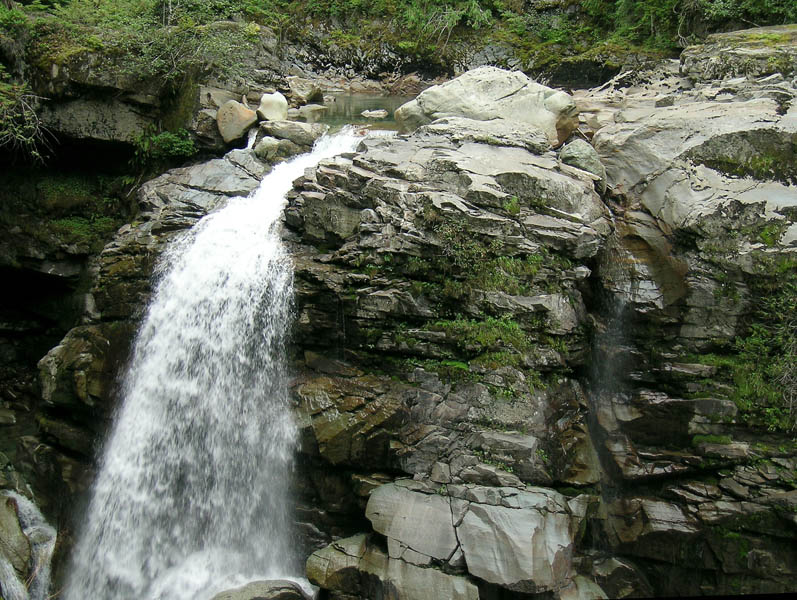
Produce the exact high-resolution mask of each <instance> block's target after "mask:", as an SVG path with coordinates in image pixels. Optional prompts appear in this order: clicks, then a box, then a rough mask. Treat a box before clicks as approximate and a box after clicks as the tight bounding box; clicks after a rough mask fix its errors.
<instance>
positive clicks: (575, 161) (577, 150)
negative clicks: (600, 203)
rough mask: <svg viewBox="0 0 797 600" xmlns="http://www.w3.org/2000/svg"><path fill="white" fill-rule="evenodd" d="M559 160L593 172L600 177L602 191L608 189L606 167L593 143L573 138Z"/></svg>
mask: <svg viewBox="0 0 797 600" xmlns="http://www.w3.org/2000/svg"><path fill="white" fill-rule="evenodd" d="M559 160H561V161H562V162H563V163H565V164H566V165H571V166H573V167H576V168H579V169H582V170H583V171H587V172H588V173H592V174H593V175H595V176H597V177H598V178H599V184H600V189H601V192H605V191H606V167H604V166H603V163H602V162H601V159H600V157H599V156H598V153H597V152H596V151H595V148H593V147H592V144H590V143H589V142H585V141H584V140H573V141H572V142H570V143H569V144H567V145H565V146H564V147H563V148H562V150H561V152H560V153H559Z"/></svg>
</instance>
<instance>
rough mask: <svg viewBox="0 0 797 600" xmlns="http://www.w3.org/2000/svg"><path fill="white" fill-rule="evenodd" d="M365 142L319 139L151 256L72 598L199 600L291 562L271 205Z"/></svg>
mask: <svg viewBox="0 0 797 600" xmlns="http://www.w3.org/2000/svg"><path fill="white" fill-rule="evenodd" d="M361 139H362V138H360V137H356V136H355V135H354V134H353V133H352V132H351V131H348V130H344V131H342V132H341V133H339V134H337V135H335V136H331V137H326V138H323V139H321V140H319V142H318V143H317V144H316V147H315V148H314V150H313V152H311V153H309V154H305V155H302V156H300V157H297V158H295V159H293V160H292V161H290V162H288V163H283V164H281V165H278V166H277V167H276V168H275V169H274V170H273V171H272V172H271V173H270V174H269V175H268V176H267V177H265V178H264V179H263V181H262V183H261V185H260V187H259V189H258V190H257V191H256V192H255V193H254V194H253V195H252V196H250V197H247V198H236V199H233V200H231V201H230V202H229V203H228V204H227V205H226V206H225V207H224V208H223V209H220V210H218V211H216V212H214V213H212V214H210V215H208V216H207V217H205V218H204V219H202V220H201V221H200V222H199V223H198V224H197V225H196V226H195V227H194V228H193V229H191V230H190V231H188V232H186V233H185V234H184V235H183V236H182V237H180V238H179V239H177V240H176V241H174V242H173V243H172V244H171V245H170V246H169V248H168V249H167V250H166V251H165V253H164V254H163V256H162V257H161V261H160V265H159V268H158V275H157V283H156V286H155V289H154V293H153V296H152V299H151V301H150V305H149V307H148V310H147V312H146V315H145V317H144V319H143V322H142V324H141V326H140V330H139V332H138V335H137V338H136V341H135V345H134V348H133V353H132V358H131V362H130V366H129V368H128V371H127V373H126V375H125V376H124V379H123V382H122V403H121V405H120V408H119V410H118V412H117V414H116V419H115V423H114V426H113V429H112V432H111V434H110V436H109V439H108V441H107V443H106V447H105V450H104V454H103V457H102V460H101V464H100V469H99V473H98V476H97V479H96V482H95V486H94V488H93V493H92V498H91V502H90V505H89V508H88V511H87V514H86V517H85V522H84V524H83V526H82V530H81V532H80V534H79V538H78V543H77V546H76V549H75V552H74V556H73V562H72V565H71V567H70V569H69V571H70V574H69V577H68V581H67V585H66V590H65V598H66V599H67V600H86V599H88V598H96V599H102V600H131V599H133V598H135V599H137V600H145V599H152V600H155V599H162V600H188V599H192V600H193V599H204V598H210V597H212V596H213V595H214V594H215V593H217V592H218V591H220V590H223V589H227V588H230V587H234V586H236V585H240V584H242V583H245V582H247V581H251V580H254V579H272V578H286V577H291V576H294V577H295V576H299V574H300V573H301V570H302V569H301V566H300V565H299V564H298V561H297V558H296V556H295V552H294V551H293V545H294V541H293V540H292V528H291V514H290V511H289V506H290V504H291V503H290V501H289V498H288V493H289V489H290V485H291V484H290V480H291V472H292V461H293V455H294V450H295V438H296V431H295V426H294V423H293V421H292V418H291V411H290V409H289V406H288V390H287V381H286V361H285V352H284V344H285V338H286V335H287V330H288V326H289V324H290V317H291V300H292V284H293V269H292V265H291V261H290V258H289V256H288V254H287V252H286V250H285V248H284V246H283V244H282V241H281V238H280V232H279V224H280V215H281V213H282V209H283V207H284V204H285V194H286V193H287V192H288V191H289V190H290V189H291V187H292V182H293V181H294V180H295V179H296V178H297V177H299V176H300V175H301V174H302V173H303V172H304V170H305V169H306V168H308V167H311V166H314V165H315V164H317V163H318V162H319V161H320V160H321V159H323V158H327V157H331V156H334V155H337V154H340V153H342V152H347V151H352V150H353V149H354V148H355V147H356V145H357V143H358V142H359V141H360V140H361Z"/></svg>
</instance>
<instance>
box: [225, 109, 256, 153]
mask: <svg viewBox="0 0 797 600" xmlns="http://www.w3.org/2000/svg"><path fill="white" fill-rule="evenodd" d="M216 123H217V124H218V126H219V133H221V137H222V138H223V139H224V141H225V143H227V144H229V143H231V142H234V141H236V140H240V139H241V138H242V137H243V136H244V135H246V132H247V131H249V129H250V128H251V127H252V125H254V124H255V123H257V113H256V112H255V111H253V110H251V109H249V108H247V107H246V106H244V105H243V104H241V103H240V102H236V101H235V100H228V101H227V102H225V103H224V104H223V105H222V107H221V108H220V109H219V111H218V113H217V114H216Z"/></svg>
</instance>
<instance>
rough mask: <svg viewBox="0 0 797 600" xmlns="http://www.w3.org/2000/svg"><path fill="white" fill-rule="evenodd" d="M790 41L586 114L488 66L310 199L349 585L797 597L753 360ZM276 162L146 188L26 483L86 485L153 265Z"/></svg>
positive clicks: (93, 303)
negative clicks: (743, 391) (748, 360)
mask: <svg viewBox="0 0 797 600" xmlns="http://www.w3.org/2000/svg"><path fill="white" fill-rule="evenodd" d="M769 35H778V36H785V37H784V38H783V39H782V40H781V41H782V42H783V43H780V42H779V44H778V45H777V47H775V48H774V49H773V47H772V46H771V45H768V44H763V43H761V38H760V37H759V38H755V37H753V38H751V39H747V41H742V42H739V41H738V40H737V41H733V40H732V41H730V42H729V41H728V40H727V38H723V37H722V36H717V37H715V38H714V39H713V40H712V44H713V45H714V47H712V45H707V46H703V47H695V48H691V49H689V50H688V51H687V52H685V54H684V56H683V57H682V59H681V63H680V65H679V64H677V63H675V64H674V63H672V62H671V63H666V64H663V65H660V66H659V67H658V68H657V69H656V70H649V71H636V72H629V73H624V74H621V75H620V76H618V77H617V78H615V79H613V80H612V81H610V82H608V83H607V84H605V85H603V86H601V87H599V88H596V89H593V90H586V91H578V92H575V93H574V94H573V96H572V97H570V96H569V95H567V94H564V93H561V92H559V93H554V92H553V90H546V89H543V88H541V87H537V85H536V84H534V83H533V82H530V81H529V80H528V79H527V78H525V77H524V76H522V75H519V74H516V73H515V74H510V73H507V72H503V71H500V70H496V69H480V70H477V71H472V72H470V73H468V74H467V75H465V76H463V77H462V78H460V79H459V80H455V82H452V84H449V85H448V86H440V87H438V88H432V89H430V90H428V91H427V92H425V93H423V94H421V95H420V96H419V97H418V99H417V100H416V101H415V103H414V105H413V107H412V108H408V109H405V110H404V112H405V121H404V122H405V123H408V124H411V125H412V126H413V129H414V126H415V125H420V127H419V128H418V129H417V130H415V131H414V132H412V133H410V134H409V135H406V136H399V137H381V136H380V137H371V138H366V139H365V140H364V141H363V143H362V144H361V146H360V147H359V148H358V150H357V152H356V153H354V154H352V155H346V156H343V157H339V158H337V159H334V160H331V161H327V162H325V163H322V164H321V165H320V166H319V167H318V168H317V169H315V170H313V171H312V172H308V173H307V174H306V175H305V176H304V177H303V178H301V179H300V180H298V181H297V182H296V184H295V189H294V192H293V193H292V194H291V197H290V202H289V206H288V207H287V209H286V212H285V230H284V231H285V240H286V242H287V243H288V244H289V246H290V248H291V253H292V256H293V260H294V264H295V278H296V281H295V287H296V307H295V309H296V322H295V325H294V328H295V334H294V340H295V348H294V349H293V351H292V352H293V355H294V356H295V365H294V368H295V372H296V377H295V380H294V384H293V388H292V390H293V396H294V398H295V402H296V414H297V420H298V422H299V424H300V427H301V430H302V444H301V460H300V474H299V477H298V481H297V489H296V496H297V521H298V522H299V526H300V529H301V531H302V533H303V536H302V538H303V540H304V552H305V555H307V556H309V559H308V563H307V573H308V577H309V578H310V579H311V581H313V582H315V583H317V584H318V585H320V586H321V587H322V588H324V589H325V590H328V592H327V594H328V596H329V597H333V598H375V597H399V598H429V597H451V598H477V597H482V598H508V597H525V596H529V597H531V596H535V595H541V596H540V597H562V598H570V597H583V598H592V597H601V596H607V597H624V596H648V595H699V594H734V593H735V594H739V593H755V592H778V591H788V590H789V589H790V586H791V581H792V580H793V577H794V573H795V569H797V557H795V553H794V535H795V524H797V522H796V521H795V517H794V515H795V500H796V499H797V498H796V497H795V494H796V493H797V492H795V491H794V482H795V467H796V466H797V465H796V464H795V446H794V439H793V435H794V433H793V429H792V430H789V427H788V423H789V422H788V419H789V418H792V419H793V414H788V415H787V417H786V421H785V423H786V425H784V424H783V422H781V421H780V420H778V419H774V420H770V421H767V420H764V417H765V416H766V415H767V414H770V413H766V410H765V409H767V408H769V409H773V410H775V409H778V407H777V406H775V405H769V404H766V403H764V405H763V406H761V407H756V406H750V405H749V401H748V397H747V396H744V397H740V395H739V394H738V393H737V391H738V388H740V387H741V386H742V385H743V384H744V382H743V381H741V380H740V379H739V377H738V374H739V371H738V370H735V369H736V367H734V364H735V363H734V364H731V362H730V361H731V359H732V358H733V357H735V356H736V355H737V354H738V352H737V345H736V344H737V340H738V339H742V338H743V337H744V336H745V335H746V332H747V331H748V330H749V326H750V323H751V322H753V323H755V322H756V319H758V318H759V317H758V316H757V315H758V313H757V310H758V309H757V298H758V297H759V296H760V295H761V294H766V295H771V296H772V297H780V296H781V295H783V294H788V293H790V292H789V290H792V291H791V293H792V294H793V288H789V287H788V286H790V285H793V280H792V279H791V278H793V276H794V272H795V260H794V259H795V248H797V246H795V240H797V226H795V224H794V219H795V214H796V213H795V208H794V207H795V206H797V192H795V190H794V177H795V152H797V113H796V112H795V110H797V109H795V106H794V104H793V99H794V95H795V84H794V73H795V70H794V66H793V60H794V56H795V53H794V50H793V49H794V48H795V44H794V38H793V28H791V29H789V28H787V29H785V30H778V31H777V32H775V31H773V32H769ZM779 40H780V38H779ZM723 44H725V45H724V46H723ZM729 44H730V47H729V46H728V45H729ZM745 44H746V45H745ZM731 49H732V50H734V52H736V53H737V54H739V55H740V56H741V57H742V58H740V59H739V60H737V61H729V62H728V63H727V64H724V65H720V66H717V65H716V63H717V61H718V60H720V58H721V59H722V60H726V59H727V57H728V56H729V55H730V54H732V53H731V52H730V51H729V50H731ZM767 52H768V54H766V53H767ZM751 56H752V57H753V58H750V57H751ZM762 56H763V58H762ZM773 56H774V57H775V59H774V60H770V59H771V58H772V57H773ZM783 57H785V58H783ZM789 61H792V62H789ZM452 89H453V90H454V92H453V93H451V90H452ZM463 98H467V99H468V101H467V102H463V101H462V99H463ZM226 99H228V98H225V101H226ZM202 110H210V109H202ZM200 112H201V111H200ZM207 116H208V118H210V115H207ZM213 126H215V120H214V121H213ZM211 130H213V129H212V128H211ZM573 132H575V133H573ZM214 143H215V142H214ZM268 168H269V167H268V165H266V164H264V163H263V162H261V161H260V160H258V159H257V158H256V157H255V156H254V155H253V154H252V152H250V151H249V150H245V149H239V150H233V151H232V152H229V153H227V154H226V155H225V156H224V158H220V159H215V160H211V161H209V162H204V163H200V164H197V165H194V166H190V167H186V168H182V169H175V170H172V171H169V172H167V173H166V174H164V175H162V176H160V177H158V178H156V179H154V180H152V181H150V182H148V183H146V184H144V185H143V186H142V187H141V189H140V190H139V192H138V194H137V198H136V204H137V213H136V217H135V220H133V221H132V222H131V223H129V224H127V225H125V226H123V227H122V228H121V229H120V230H119V231H118V233H117V234H116V235H115V237H114V239H113V241H112V242H111V243H109V244H108V245H107V246H106V247H105V248H104V249H103V250H102V252H101V253H100V254H99V255H98V256H97V257H96V258H94V259H92V260H90V261H89V262H88V263H87V265H86V266H85V267H84V268H85V269H86V270H87V272H88V274H89V276H88V278H89V281H90V286H89V289H88V291H86V293H85V294H83V295H82V296H81V298H82V301H83V307H85V308H84V309H83V310H82V324H81V325H80V326H78V327H76V328H74V329H72V330H71V331H69V333H68V334H67V335H66V337H65V338H64V339H63V340H62V341H61V342H60V344H58V345H57V346H56V347H54V348H53V349H52V350H50V352H49V353H48V354H47V356H46V357H44V358H43V359H42V361H41V363H40V370H41V384H40V385H41V388H40V389H41V392H40V400H39V403H38V408H37V409H36V416H37V420H36V426H35V428H33V429H32V431H34V432H35V434H34V435H32V436H30V437H28V438H27V439H25V438H22V437H21V438H20V445H21V446H25V447H26V448H27V449H26V450H25V451H24V452H22V451H21V452H20V456H24V458H19V459H16V460H15V461H14V462H13V464H9V465H4V466H3V468H4V469H5V471H4V476H8V477H7V480H8V481H9V482H12V481H13V480H12V479H11V477H10V475H13V474H15V473H16V474H17V475H19V472H24V473H25V474H26V475H27V477H28V478H29V479H35V482H34V488H35V489H36V490H37V495H38V496H39V499H40V501H43V503H45V504H46V503H47V502H48V500H49V502H50V503H58V502H60V501H61V500H59V498H64V497H67V496H71V497H75V496H79V495H80V494H81V493H82V492H83V491H84V490H85V486H86V485H87V482H88V481H90V477H91V476H90V471H89V472H88V473H87V472H86V469H87V467H89V465H90V464H91V462H92V457H93V453H94V444H95V443H96V440H97V439H98V437H100V436H101V432H102V431H103V430H104V427H105V422H106V419H107V418H108V416H109V414H110V411H111V409H112V407H113V403H114V381H115V376H116V373H117V371H118V369H119V368H120V366H121V365H122V364H123V362H124V360H125V356H126V352H127V347H128V344H129V341H130V338H131V336H132V334H133V332H134V331H135V327H136V323H137V320H138V318H139V316H140V314H141V311H142V310H143V308H144V306H145V304H146V300H147V296H148V293H149V289H150V280H151V277H152V272H153V269H154V265H155V264H156V261H157V256H158V254H159V252H160V250H161V249H162V248H163V247H164V245H165V244H166V243H168V240H169V239H170V238H171V237H172V236H173V235H175V233H177V232H179V231H180V230H182V229H185V228H187V227H190V226H191V225H192V224H194V223H195V222H196V221H197V220H198V219H199V218H201V216H203V215H204V214H206V213H207V212H208V211H210V210H212V209H213V208H214V207H216V206H219V205H220V204H221V203H223V202H224V200H225V198H228V197H231V196H235V195H239V194H246V193H248V192H249V191H251V190H252V189H254V187H256V185H257V183H258V180H259V178H260V177H262V175H263V174H264V173H265V172H266V171H267V170H268ZM784 290H785V291H784ZM793 298H794V296H793V295H792V296H791V300H790V301H791V303H792V304H791V305H792V306H793V302H794V300H793ZM785 306H788V304H786V305H785ZM788 326H789V327H792V329H791V331H792V336H793V322H792V324H791V325H788ZM759 351H760V352H762V353H764V352H766V351H767V349H766V348H759ZM762 360H763V356H762ZM786 385H788V382H786V383H785V384H784V388H783V389H784V391H785V390H786V389H787V388H786V387H785V386H786ZM31 390H32V391H31V392H30V393H31V394H34V393H36V390H35V386H34V387H33V388H31ZM762 402H763V400H762ZM758 408H761V410H758ZM781 408H782V407H781ZM792 423H793V421H792ZM770 429H771V431H770ZM44 482H47V485H52V486H54V487H53V489H55V490H56V491H55V492H51V494H50V495H49V496H48V495H47V494H42V493H41V491H40V490H43V489H45V487H46V486H45V485H44ZM4 485H8V486H9V487H12V486H13V485H14V484H13V483H7V484H4ZM70 510H71V509H70ZM51 513H52V514H57V511H55V510H51ZM62 517H63V520H62V522H61V523H60V525H61V533H63V534H64V535H63V537H62V540H64V541H65V542H66V543H67V544H68V539H69V525H68V523H69V521H68V519H67V517H66V515H62ZM64 541H62V543H64ZM430 590H433V592H430Z"/></svg>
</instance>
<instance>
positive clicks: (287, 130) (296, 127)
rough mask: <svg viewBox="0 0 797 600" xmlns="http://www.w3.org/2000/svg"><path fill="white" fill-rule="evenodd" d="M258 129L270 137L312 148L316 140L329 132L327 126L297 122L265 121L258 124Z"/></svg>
mask: <svg viewBox="0 0 797 600" xmlns="http://www.w3.org/2000/svg"><path fill="white" fill-rule="evenodd" d="M260 129H261V130H263V131H264V132H265V133H266V135H269V136H271V137H275V138H278V139H281V140H289V141H291V142H293V143H294V144H297V145H299V146H312V145H313V144H314V143H315V141H316V140H317V139H318V138H320V137H321V136H322V135H324V134H325V133H326V132H327V131H329V125H324V124H323V123H300V122H298V121H265V122H263V123H261V124H260Z"/></svg>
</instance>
